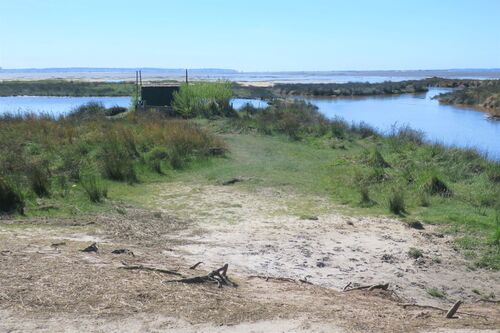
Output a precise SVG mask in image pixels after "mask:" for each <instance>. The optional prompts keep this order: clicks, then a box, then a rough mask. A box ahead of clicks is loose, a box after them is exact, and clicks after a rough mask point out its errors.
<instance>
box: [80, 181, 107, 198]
mask: <svg viewBox="0 0 500 333" xmlns="http://www.w3.org/2000/svg"><path fill="white" fill-rule="evenodd" d="M81 185H82V187H83V189H84V191H85V193H86V194H87V196H88V198H89V200H90V201H92V202H95V203H99V202H102V201H104V199H105V198H107V197H108V188H107V187H106V186H105V185H104V184H103V182H102V181H101V180H99V179H98V178H97V177H96V176H94V175H91V176H87V177H84V178H83V179H82V180H81Z"/></svg>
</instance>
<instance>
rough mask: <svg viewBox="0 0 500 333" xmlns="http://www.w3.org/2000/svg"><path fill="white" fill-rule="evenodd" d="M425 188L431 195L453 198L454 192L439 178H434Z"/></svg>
mask: <svg viewBox="0 0 500 333" xmlns="http://www.w3.org/2000/svg"><path fill="white" fill-rule="evenodd" d="M424 188H425V190H426V191H427V192H428V193H429V194H430V195H440V196H442V197H451V196H453V192H452V190H451V189H450V188H449V187H448V185H446V183H445V182H444V181H442V180H441V179H439V178H438V177H437V176H432V177H431V179H429V181H428V182H427V183H426V184H425V186H424Z"/></svg>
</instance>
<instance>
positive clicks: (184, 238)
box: [0, 183, 500, 332]
mask: <svg viewBox="0 0 500 333" xmlns="http://www.w3.org/2000/svg"><path fill="white" fill-rule="evenodd" d="M151 190H152V191H154V192H156V193H157V195H155V198H156V199H155V202H154V203H153V204H152V205H153V206H154V207H155V208H154V209H153V210H152V211H145V210H140V209H136V208H133V207H121V209H120V210H119V211H120V212H122V213H121V214H119V213H116V214H108V215H102V216H88V217H85V218H81V217H79V218H74V219H31V220H9V219H4V220H3V221H0V332H32V331H38V332H80V331H92V332H115V331H120V332H223V331H231V332H475V331H480V330H486V331H488V330H489V331H490V332H494V331H495V329H496V328H498V327H500V306H499V305H498V304H493V303H483V302H475V301H476V300H477V299H478V298H479V296H478V295H476V294H474V293H473V292H472V291H471V289H473V288H475V289H478V290H479V291H481V293H483V294H487V293H490V292H494V293H495V294H496V295H498V294H500V290H499V286H500V283H499V282H500V281H499V275H498V273H494V272H487V271H468V270H467V269H466V268H465V267H466V265H465V261H464V259H463V258H461V256H460V255H459V254H458V253H457V252H455V251H454V250H453V249H452V248H451V247H450V244H449V243H450V241H451V240H450V239H449V238H447V236H441V234H440V233H439V230H437V229H435V228H432V227H428V226H426V229H425V230H423V231H418V230H414V229H409V228H407V227H405V226H404V225H403V224H402V223H401V222H398V221H396V220H390V219H376V218H353V217H346V216H342V215H340V214H338V213H337V212H336V209H335V207H332V206H331V205H330V204H329V203H328V201H327V200H325V199H322V198H314V197H311V198H304V197H303V196H298V195H296V194H293V193H285V192H282V191H276V190H271V189H260V190H248V189H244V188H243V187H242V186H241V185H239V184H236V185H233V186H220V185H199V184H198V185H193V184H188V183H171V184H163V185H156V186H153V187H152V188H151ZM305 199H307V201H308V207H310V209H311V210H313V211H315V210H317V211H318V212H320V214H318V215H317V218H318V219H317V220H315V219H313V218H314V216H309V219H305V218H302V219H301V218H300V217H298V216H297V211H296V207H299V206H300V205H302V204H303V201H304V200H305ZM160 211H161V213H160ZM123 212H125V213H123ZM94 241H96V242H98V246H99V252H98V253H85V252H81V251H80V250H81V249H83V248H85V247H86V246H88V245H89V244H90V243H91V242H94ZM412 246H413V247H418V248H421V249H422V250H423V252H424V257H423V259H419V260H415V259H411V258H409V257H408V256H407V254H406V253H407V250H408V249H409V247H412ZM120 248H127V249H129V250H130V251H132V252H133V253H134V255H131V254H118V255H117V254H113V253H112V252H111V251H112V250H114V249H120ZM436 258H439V259H440V262H439V260H436ZM197 261H203V264H202V265H200V266H199V267H198V268H197V269H196V270H191V269H190V268H189V267H190V266H191V265H193V264H194V263H195V262H197ZM124 263H125V264H127V265H139V264H140V265H144V266H147V267H156V268H163V269H168V270H174V271H176V272H177V274H181V275H182V276H183V277H190V276H196V275H204V274H206V273H208V272H209V271H210V270H212V269H214V268H218V267H220V266H221V265H222V264H223V263H229V276H230V278H231V279H232V280H233V281H235V282H236V283H237V284H238V285H239V286H238V287H237V288H228V287H225V288H222V289H219V288H217V286H216V285H211V284H209V285H206V284H202V285H187V284H179V283H164V281H166V280H171V279H177V278H179V276H176V275H171V274H163V273H159V272H151V271H143V270H126V269H121V268H120V267H123V266H124ZM256 275H258V276H263V277H266V276H270V277H286V278H292V279H295V281H292V280H277V279H272V278H271V279H269V280H266V279H263V278H257V277H255V276H256ZM298 279H307V281H309V282H311V283H313V284H308V283H302V282H300V281H298ZM348 282H352V284H353V285H356V284H372V283H380V282H389V283H390V287H389V290H387V291H377V290H375V291H366V290H364V291H363V290H361V291H352V292H342V291H340V290H339V289H341V288H342V287H343V286H344V285H345V284H347V283H348ZM429 287H435V288H438V289H442V290H444V291H445V292H446V294H447V299H443V300H437V299H435V298H432V297H430V296H429V295H428V294H427V293H426V291H425V289H426V288H429ZM456 299H463V300H465V304H464V305H463V306H462V307H461V309H460V310H461V311H465V312H469V313H473V314H475V315H474V316H471V315H467V314H464V313H461V312H460V311H459V314H458V318H457V319H451V320H450V319H445V318H443V317H444V314H443V312H442V311H439V310H433V309H428V308H416V307H409V308H404V307H402V306H400V305H398V304H400V303H403V302H404V303H407V302H418V303H419V304H434V305H438V306H440V307H443V308H448V307H449V306H450V304H451V303H452V302H453V301H454V300H456Z"/></svg>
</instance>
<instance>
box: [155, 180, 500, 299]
mask: <svg viewBox="0 0 500 333" xmlns="http://www.w3.org/2000/svg"><path fill="white" fill-rule="evenodd" d="M304 201H308V204H307V207H308V210H309V212H311V211H312V212H314V211H316V212H319V214H315V215H311V214H308V216H305V217H304V216H303V217H300V216H297V213H296V212H294V211H293V210H294V208H295V207H298V206H300V205H304ZM156 205H157V207H163V209H164V210H165V211H172V210H174V209H175V211H176V212H177V214H179V215H182V216H187V217H189V218H190V219H192V220H195V221H198V227H199V228H200V229H201V230H200V232H199V233H198V234H197V235H194V236H191V235H189V234H185V233H182V234H181V235H179V237H181V238H182V239H184V240H189V241H190V242H189V243H187V244H185V245H183V246H179V247H177V249H180V250H182V252H181V253H182V256H183V257H185V258H186V257H187V258H189V257H192V259H190V260H191V261H192V262H197V261H203V262H205V263H207V264H208V265H209V266H213V265H217V264H219V263H222V262H228V263H231V264H232V265H233V267H234V269H236V271H237V272H238V273H241V274H245V275H252V274H259V275H266V276H267V275H269V276H282V277H283V276H284V277H292V278H296V279H298V278H301V279H303V278H306V279H307V280H308V281H311V282H313V283H315V284H318V285H321V286H325V287H329V288H336V289H341V288H342V287H344V286H345V285H346V284H348V283H349V282H352V283H359V284H377V283H381V282H385V283H387V282H388V283H390V284H391V287H392V289H393V290H395V291H396V292H397V293H398V295H400V296H401V297H403V298H404V299H406V300H407V301H411V302H424V303H426V304H436V305H437V304H449V303H450V302H453V301H454V300H457V299H463V300H470V301H473V300H477V299H478V297H479V296H478V294H477V292H480V293H481V294H482V295H491V294H494V295H500V274H499V273H498V272H489V271H485V270H471V269H468V265H467V262H466V260H465V259H464V258H463V257H462V256H461V255H460V254H459V253H458V252H457V251H456V250H454V249H453V246H452V239H451V237H449V236H446V235H444V234H442V233H441V232H440V230H439V229H438V228H437V227H435V226H428V225H426V226H425V230H416V229H412V228H409V227H408V226H407V225H406V224H404V223H402V222H400V221H397V220H393V219H389V218H371V217H346V216H343V215H340V214H338V213H337V212H336V209H335V207H334V206H332V205H330V204H329V203H328V201H327V200H324V199H322V198H314V197H313V198H307V197H304V196H297V195H295V194H292V193H285V192H283V191H277V190H270V189H258V190H252V191H249V190H244V189H242V188H241V187H239V186H238V185H233V186H217V185H206V186H190V185H186V184H182V183H177V184H170V185H169V186H168V191H167V190H165V191H162V190H160V195H159V196H158V198H157V200H156ZM411 248H414V249H418V250H421V252H422V257H420V258H412V257H410V256H409V254H408V252H409V250H410V249H411ZM431 289H436V290H439V291H441V292H442V293H443V295H444V297H443V298H442V299H440V298H436V297H432V296H430V295H429V294H428V293H427V290H431Z"/></svg>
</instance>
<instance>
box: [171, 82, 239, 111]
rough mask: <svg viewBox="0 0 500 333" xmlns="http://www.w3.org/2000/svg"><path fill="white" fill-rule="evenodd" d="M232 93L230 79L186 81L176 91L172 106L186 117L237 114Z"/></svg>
mask: <svg viewBox="0 0 500 333" xmlns="http://www.w3.org/2000/svg"><path fill="white" fill-rule="evenodd" d="M232 95H233V91H232V88H231V83H230V82H229V81H220V82H199V83H190V84H187V83H186V84H183V85H182V86H181V88H180V89H179V91H177V92H174V100H173V103H172V106H173V109H174V111H175V112H176V113H177V114H178V115H179V116H182V117H184V118H193V117H199V116H203V117H208V118H210V117H214V116H220V117H223V116H224V117H228V116H235V115H236V111H235V110H234V109H233V107H232V106H231V104H230V101H231V97H232Z"/></svg>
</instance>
